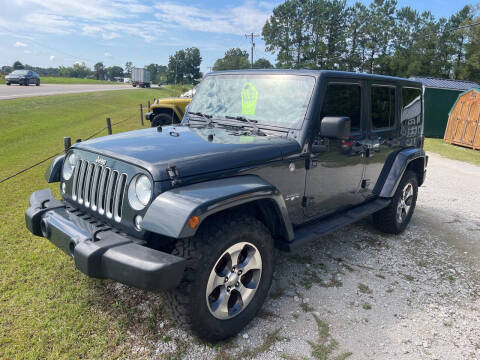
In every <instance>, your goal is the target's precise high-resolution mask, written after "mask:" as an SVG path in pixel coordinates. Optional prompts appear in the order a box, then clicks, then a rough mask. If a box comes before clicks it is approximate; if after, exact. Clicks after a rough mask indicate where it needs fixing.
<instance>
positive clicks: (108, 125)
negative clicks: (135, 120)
mask: <svg viewBox="0 0 480 360" xmlns="http://www.w3.org/2000/svg"><path fill="white" fill-rule="evenodd" d="M107 131H108V135H112V122H111V121H110V118H107Z"/></svg>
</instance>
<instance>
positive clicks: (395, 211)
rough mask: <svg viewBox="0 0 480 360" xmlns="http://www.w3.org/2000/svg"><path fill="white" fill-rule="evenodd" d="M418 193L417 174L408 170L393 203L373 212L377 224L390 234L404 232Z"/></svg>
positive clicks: (380, 228) (374, 221)
mask: <svg viewBox="0 0 480 360" xmlns="http://www.w3.org/2000/svg"><path fill="white" fill-rule="evenodd" d="M417 195H418V181H417V176H416V175H415V173H414V172H413V171H406V172H405V174H404V175H403V178H402V180H401V181H400V184H399V185H398V188H397V191H396V192H395V195H394V197H393V199H392V202H391V204H390V205H389V206H387V207H386V208H385V209H382V210H380V211H378V212H376V213H375V214H373V223H374V224H375V226H376V227H377V228H378V229H379V230H381V231H383V232H386V233H389V234H400V233H401V232H403V231H404V230H405V228H406V227H407V225H408V223H409V222H410V219H411V218H412V215H413V212H414V210H415V205H416V203H417Z"/></svg>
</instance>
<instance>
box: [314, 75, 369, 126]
mask: <svg viewBox="0 0 480 360" xmlns="http://www.w3.org/2000/svg"><path fill="white" fill-rule="evenodd" d="M361 94H362V92H361V88H360V85H356V84H329V85H328V87H327V93H326V94H325V99H324V101H323V107H322V113H321V115H320V119H322V118H324V117H325V116H348V117H349V118H350V121H351V130H352V131H360V119H361V104H362V102H361V100H362V95H361Z"/></svg>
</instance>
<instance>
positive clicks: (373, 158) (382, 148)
mask: <svg viewBox="0 0 480 360" xmlns="http://www.w3.org/2000/svg"><path fill="white" fill-rule="evenodd" d="M400 92H401V88H400V86H397V84H395V83H387V82H373V81H371V82H370V81H369V87H368V97H369V101H368V103H369V106H368V116H367V129H368V136H367V141H366V142H365V147H366V152H365V160H366V167H365V177H364V183H363V186H364V188H365V192H364V194H365V196H366V197H367V198H368V197H372V196H375V195H377V193H378V190H379V189H378V188H377V189H375V185H376V184H377V182H378V180H379V178H380V174H381V172H382V170H383V168H384V166H385V165H386V164H387V166H388V164H389V162H390V161H392V160H393V157H394V155H395V153H396V152H398V151H399V150H400V149H401V135H400V124H399V123H400V121H399V118H400V116H399V114H400V101H399V98H400Z"/></svg>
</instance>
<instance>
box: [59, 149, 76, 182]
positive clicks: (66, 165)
mask: <svg viewBox="0 0 480 360" xmlns="http://www.w3.org/2000/svg"><path fill="white" fill-rule="evenodd" d="M76 162H77V156H76V155H75V154H74V153H70V154H68V155H67V157H66V158H65V160H64V162H63V169H62V176H63V178H64V179H65V180H69V179H70V178H71V177H72V174H73V170H75V164H76Z"/></svg>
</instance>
